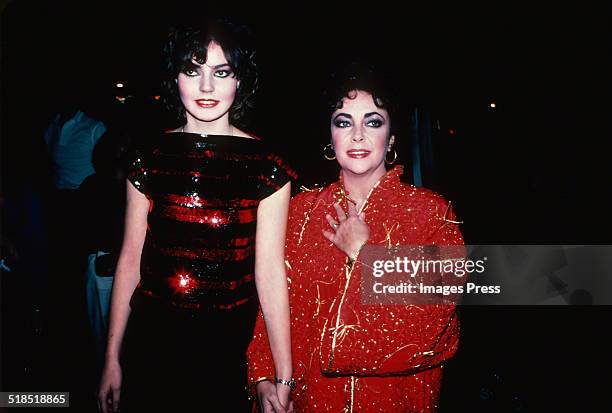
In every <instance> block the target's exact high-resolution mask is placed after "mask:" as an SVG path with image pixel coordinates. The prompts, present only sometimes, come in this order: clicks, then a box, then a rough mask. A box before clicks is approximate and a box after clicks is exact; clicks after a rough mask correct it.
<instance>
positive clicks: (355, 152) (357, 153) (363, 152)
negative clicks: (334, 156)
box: [346, 149, 371, 159]
mask: <svg viewBox="0 0 612 413" xmlns="http://www.w3.org/2000/svg"><path fill="white" fill-rule="evenodd" d="M370 153H371V151H368V150H367V149H351V150H349V151H346V154H347V155H348V156H349V157H350V158H354V159H363V158H365V157H367V156H369V155H370Z"/></svg>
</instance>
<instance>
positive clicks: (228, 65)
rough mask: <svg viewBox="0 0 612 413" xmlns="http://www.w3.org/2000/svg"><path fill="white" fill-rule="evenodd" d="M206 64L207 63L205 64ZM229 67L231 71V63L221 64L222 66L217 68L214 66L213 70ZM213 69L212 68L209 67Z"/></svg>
mask: <svg viewBox="0 0 612 413" xmlns="http://www.w3.org/2000/svg"><path fill="white" fill-rule="evenodd" d="M204 64H206V63H204ZM226 66H227V67H229V68H230V69H231V68H232V65H230V64H229V63H221V64H220V65H216V66H212V68H213V69H221V68H222V67H226ZM208 67H211V66H208Z"/></svg>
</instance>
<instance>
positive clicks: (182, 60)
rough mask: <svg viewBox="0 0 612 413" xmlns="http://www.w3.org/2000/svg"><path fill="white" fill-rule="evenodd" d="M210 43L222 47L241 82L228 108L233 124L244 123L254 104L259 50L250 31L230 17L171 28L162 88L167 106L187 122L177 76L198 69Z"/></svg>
mask: <svg viewBox="0 0 612 413" xmlns="http://www.w3.org/2000/svg"><path fill="white" fill-rule="evenodd" d="M210 42H215V43H217V44H219V45H220V46H221V48H222V49H223V52H224V54H225V58H226V59H227V61H228V63H229V64H230V66H231V67H232V71H233V72H234V76H235V77H236V78H237V79H238V80H239V81H240V83H239V85H238V90H237V91H236V97H235V99H234V103H233V104H232V107H231V108H230V111H229V116H230V123H232V124H235V125H238V126H244V124H245V118H246V116H247V114H248V112H249V110H250V109H252V107H253V106H254V94H255V91H256V90H257V83H258V71H257V61H256V53H255V50H254V47H253V44H252V36H251V32H250V30H249V29H248V28H247V27H245V26H243V25H238V24H235V23H232V22H230V21H229V20H225V19H220V18H215V19H209V20H207V21H206V22H205V23H204V24H203V25H202V26H200V27H196V26H183V27H178V28H174V29H172V30H171V31H170V34H169V35H168V39H167V41H166V44H165V46H164V49H163V65H164V67H163V69H164V74H163V80H162V89H163V92H164V102H165V104H166V108H167V109H168V110H169V111H170V112H171V113H172V114H173V115H174V116H175V117H176V119H177V120H179V121H185V108H184V106H183V104H182V102H181V100H180V96H179V91H178V86H177V84H176V78H177V77H178V75H179V73H181V72H184V71H186V70H188V69H196V68H197V66H196V65H195V64H194V63H193V61H194V60H195V61H196V62H198V63H200V64H203V63H205V62H206V54H207V48H208V45H209V43H210Z"/></svg>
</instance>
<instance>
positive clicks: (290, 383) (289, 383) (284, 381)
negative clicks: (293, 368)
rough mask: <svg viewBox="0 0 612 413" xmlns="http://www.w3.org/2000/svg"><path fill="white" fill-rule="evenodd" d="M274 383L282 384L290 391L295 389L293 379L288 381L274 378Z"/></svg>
mask: <svg viewBox="0 0 612 413" xmlns="http://www.w3.org/2000/svg"><path fill="white" fill-rule="evenodd" d="M274 382H275V383H279V384H284V385H285V386H288V387H289V389H290V390H294V389H295V387H296V383H295V379H294V378H293V377H292V378H290V379H289V380H284V379H279V378H278V377H275V378H274Z"/></svg>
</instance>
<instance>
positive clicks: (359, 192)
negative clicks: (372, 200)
mask: <svg viewBox="0 0 612 413" xmlns="http://www.w3.org/2000/svg"><path fill="white" fill-rule="evenodd" d="M340 173H341V174H342V183H343V185H344V190H345V191H346V192H347V193H348V196H349V198H351V199H352V200H353V201H355V202H356V203H357V205H356V206H357V210H359V209H360V208H361V207H362V206H363V203H364V202H365V200H366V198H367V196H368V194H369V193H370V190H371V189H372V188H373V187H374V185H376V183H377V182H378V181H379V180H380V178H382V177H383V176H384V175H385V173H386V170H385V168H384V166H383V167H382V168H381V169H377V170H376V171H373V172H371V173H366V174H354V173H351V172H349V171H346V170H344V169H343V170H342V171H341V172H340Z"/></svg>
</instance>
